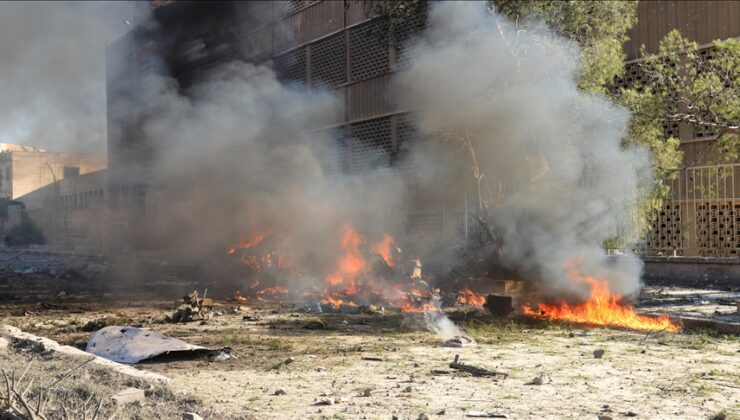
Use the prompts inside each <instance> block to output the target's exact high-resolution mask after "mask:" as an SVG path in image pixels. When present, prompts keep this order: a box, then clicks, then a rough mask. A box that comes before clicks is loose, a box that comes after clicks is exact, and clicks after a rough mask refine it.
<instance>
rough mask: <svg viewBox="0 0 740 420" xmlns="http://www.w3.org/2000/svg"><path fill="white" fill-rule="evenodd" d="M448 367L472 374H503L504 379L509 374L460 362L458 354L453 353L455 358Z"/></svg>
mask: <svg viewBox="0 0 740 420" xmlns="http://www.w3.org/2000/svg"><path fill="white" fill-rule="evenodd" d="M450 368H451V369H457V370H462V371H463V372H468V373H470V374H472V375H473V376H499V375H500V376H503V377H504V379H506V378H507V377H508V376H509V374H508V373H504V372H497V371H493V370H488V369H483V368H480V367H477V366H472V365H466V364H463V363H460V355H458V354H456V355H455V360H453V361H452V363H450Z"/></svg>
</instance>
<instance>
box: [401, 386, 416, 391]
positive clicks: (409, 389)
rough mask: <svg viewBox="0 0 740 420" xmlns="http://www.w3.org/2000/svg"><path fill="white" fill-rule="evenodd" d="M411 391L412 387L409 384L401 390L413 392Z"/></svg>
mask: <svg viewBox="0 0 740 420" xmlns="http://www.w3.org/2000/svg"><path fill="white" fill-rule="evenodd" d="M413 391H414V388H412V387H410V386H407V387H406V388H404V389H403V392H413Z"/></svg>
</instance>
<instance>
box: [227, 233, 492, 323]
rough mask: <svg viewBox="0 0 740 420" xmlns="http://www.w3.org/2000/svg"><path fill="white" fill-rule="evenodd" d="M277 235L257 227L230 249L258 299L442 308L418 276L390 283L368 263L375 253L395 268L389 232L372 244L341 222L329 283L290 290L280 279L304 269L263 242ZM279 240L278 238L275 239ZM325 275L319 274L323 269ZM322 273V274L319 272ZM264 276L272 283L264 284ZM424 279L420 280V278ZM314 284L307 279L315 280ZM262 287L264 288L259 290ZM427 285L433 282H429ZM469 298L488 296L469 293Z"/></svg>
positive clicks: (416, 309) (426, 309) (404, 308)
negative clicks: (420, 284)
mask: <svg viewBox="0 0 740 420" xmlns="http://www.w3.org/2000/svg"><path fill="white" fill-rule="evenodd" d="M271 235H272V231H269V230H263V231H258V232H257V233H256V234H255V235H253V236H252V237H250V238H248V239H245V240H242V241H241V242H240V243H239V244H238V245H236V246H233V247H231V248H229V250H228V254H236V253H237V250H245V252H240V253H239V260H240V261H241V262H242V263H243V264H244V265H245V266H247V267H249V269H250V274H249V275H250V276H252V277H251V280H250V281H251V287H250V289H251V292H250V295H251V296H252V297H253V298H254V299H256V300H258V301H265V300H275V299H277V300H282V299H284V298H285V297H287V296H290V295H293V296H296V297H297V296H303V297H304V298H313V299H316V300H319V301H320V302H321V303H323V304H326V305H331V306H332V307H334V308H335V309H339V308H340V307H342V306H357V304H356V303H355V302H356V301H358V299H359V301H362V302H364V303H370V302H383V303H386V304H390V305H392V306H396V307H398V308H399V309H400V310H401V312H408V313H423V312H433V311H437V310H438V308H437V307H436V306H435V305H433V304H431V303H429V301H430V298H431V294H430V293H429V291H427V290H422V289H423V288H419V287H418V285H417V284H416V281H415V280H414V279H409V281H408V282H402V283H398V284H395V285H392V286H391V285H390V284H387V283H386V286H387V287H381V286H380V284H382V283H383V282H386V281H388V280H390V279H386V278H378V277H377V276H376V275H375V274H374V273H373V265H372V264H370V263H369V262H368V258H367V255H368V254H369V253H370V252H373V253H376V254H378V255H379V256H380V257H381V258H383V260H384V261H385V263H386V264H387V265H388V266H389V267H394V266H395V265H396V263H397V261H394V257H393V255H394V254H393V252H392V250H393V247H394V245H395V239H394V238H393V236H391V235H388V234H384V235H383V236H382V240H381V241H380V242H378V243H368V242H366V240H365V238H364V237H363V236H362V235H361V234H360V233H359V232H358V231H357V230H355V229H354V228H353V227H352V226H350V225H346V224H345V225H342V226H341V227H340V229H339V232H338V235H337V237H338V238H339V248H340V249H341V253H340V255H339V256H338V257H337V260H336V264H335V266H334V267H333V268H332V269H331V270H330V271H329V272H328V273H324V274H323V278H324V281H325V284H324V285H323V290H321V289H318V290H317V289H315V288H314V289H312V290H289V289H288V288H287V287H284V283H281V279H283V278H286V277H289V278H296V279H300V278H301V277H303V275H304V274H303V273H302V272H301V270H299V269H298V268H297V267H296V266H295V264H293V263H292V261H291V260H290V258H289V257H290V256H288V257H284V256H283V255H281V254H278V253H277V252H276V251H275V250H272V249H265V248H267V247H265V246H264V245H263V246H260V244H262V243H263V241H264V240H265V239H266V238H268V237H270V236H271ZM284 239H285V238H278V243H285V242H284ZM273 243H275V242H273ZM319 274H320V273H319ZM320 275H321V274H320ZM271 279H272V280H271ZM262 280H264V281H266V283H267V284H264V285H262V284H261V283H262ZM419 280H420V279H419ZM310 283H311V282H306V284H310ZM258 287H260V289H258ZM426 287H428V286H426ZM235 296H236V297H235V299H234V300H237V301H241V300H246V299H247V298H246V296H243V295H241V294H239V293H237V294H236V295H235ZM468 299H471V302H473V301H474V299H483V300H485V299H484V298H483V297H481V296H478V295H475V294H473V293H472V292H470V294H469V297H468Z"/></svg>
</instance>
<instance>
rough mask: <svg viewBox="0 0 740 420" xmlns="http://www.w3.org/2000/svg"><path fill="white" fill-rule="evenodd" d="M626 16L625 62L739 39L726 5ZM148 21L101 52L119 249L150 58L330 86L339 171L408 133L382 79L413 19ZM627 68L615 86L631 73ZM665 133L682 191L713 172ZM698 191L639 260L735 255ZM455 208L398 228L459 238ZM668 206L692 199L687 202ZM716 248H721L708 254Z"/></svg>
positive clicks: (184, 5) (164, 17)
mask: <svg viewBox="0 0 740 420" xmlns="http://www.w3.org/2000/svg"><path fill="white" fill-rule="evenodd" d="M638 13H639V16H638V17H639V23H638V25H637V26H636V27H635V28H634V29H633V30H632V31H631V32H630V35H631V40H630V42H629V43H627V44H626V45H625V49H626V51H627V52H628V55H629V57H630V59H632V60H634V59H636V58H637V52H638V51H639V46H640V45H642V44H645V45H646V46H647V48H648V50H649V51H655V50H656V49H657V43H658V40H659V39H660V38H662V36H663V35H665V34H666V33H667V32H668V31H669V30H671V29H673V28H678V29H680V30H681V31H682V32H683V33H684V35H686V36H688V37H690V38H692V39H694V40H696V41H697V42H699V43H700V44H702V45H703V46H704V47H705V49H704V51H705V53H706V54H711V42H712V41H713V40H715V39H724V38H728V37H737V36H740V2H738V1H726V2H719V1H714V2H711V1H644V2H640V4H639V11H638ZM154 14H155V18H156V20H157V21H158V25H157V29H156V30H151V29H146V28H140V29H138V30H134V31H131V32H130V33H129V34H127V35H126V36H125V37H123V38H122V39H120V40H118V41H115V42H113V43H111V44H110V45H109V48H108V51H107V58H106V59H107V62H108V66H109V69H117V71H113V70H111V71H109V77H108V85H107V88H108V151H109V156H110V191H111V197H110V198H111V203H112V208H114V209H115V210H114V211H116V212H118V214H119V216H117V217H116V218H115V219H116V220H118V222H117V224H116V226H114V229H113V236H114V237H115V238H118V240H119V243H121V244H124V243H132V242H137V241H138V242H140V243H146V242H147V241H146V239H142V238H144V237H140V236H138V235H139V233H137V232H136V227H137V223H136V222H137V220H140V218H141V217H142V216H144V215H146V213H147V209H148V208H151V206H152V204H151V196H152V194H151V193H152V191H151V186H150V185H148V184H147V176H146V175H147V172H148V169H147V168H148V166H149V165H150V163H151V162H152V161H153V159H154V156H156V153H157V148H156V144H153V143H152V142H150V141H148V140H147V139H146V138H145V137H144V136H143V134H142V132H141V128H140V127H141V124H140V122H141V121H142V119H143V118H145V116H146V114H147V112H148V108H147V87H146V86H145V85H144V84H143V83H142V82H143V80H144V76H145V75H146V74H147V73H148V72H150V71H151V70H152V69H153V68H155V67H156V66H157V65H160V64H162V62H159V61H158V59H157V58H158V57H162V58H163V62H164V63H163V64H164V65H165V66H166V68H167V69H168V71H169V74H171V75H172V76H173V77H175V78H176V79H177V80H178V82H179V83H180V86H181V87H182V88H183V89H186V88H187V87H188V86H189V85H190V84H191V83H192V81H193V80H194V79H195V78H196V76H197V75H198V74H200V73H201V72H203V71H205V70H207V69H209V68H211V67H213V66H215V65H218V64H219V63H223V62H226V61H229V60H232V59H237V58H238V59H241V60H245V61H250V62H268V61H271V62H272V63H273V66H274V69H275V71H276V73H277V76H278V78H279V79H280V80H282V81H285V82H290V83H293V84H297V85H300V86H303V87H305V88H306V89H314V88H328V89H331V90H333V91H334V93H335V94H337V95H338V96H339V97H340V98H342V100H343V101H344V105H345V107H344V111H343V114H342V115H340V116H337V117H338V118H337V121H336V124H335V125H333V126H331V127H326V130H328V131H329V133H331V135H332V136H333V137H335V138H336V139H337V144H339V145H340V147H339V148H338V151H339V153H338V161H337V162H336V163H337V165H338V167H340V168H341V169H342V170H343V171H345V172H347V173H352V172H353V171H357V170H361V168H363V167H364V166H365V165H366V163H367V161H368V160H370V159H375V158H377V156H378V154H379V153H382V154H384V155H387V156H389V157H390V160H391V161H392V160H393V159H394V158H395V156H397V155H398V153H399V150H400V146H401V145H402V144H403V143H404V142H406V141H409V139H411V138H412V137H413V136H414V128H413V124H412V123H411V114H410V113H409V112H407V111H408V110H403V109H399V107H398V106H397V104H396V103H397V101H396V99H397V98H396V97H395V96H394V95H395V94H396V93H395V91H394V90H393V89H390V81H391V77H392V74H393V72H395V71H398V70H400V69H403V68H404V66H405V65H406V63H407V62H408V54H407V50H406V43H407V40H408V39H409V38H410V37H411V36H412V35H414V34H415V33H418V32H419V31H420V30H422V29H423V27H424V18H423V17H419V18H418V19H414V20H410V21H408V22H407V23H406V24H405V25H398V26H396V27H395V28H394V29H393V32H392V33H391V32H390V31H389V30H388V26H387V25H386V23H385V22H384V21H383V20H382V19H377V18H373V17H371V16H369V15H368V13H367V7H366V3H364V2H361V1H354V0H343V1H252V2H207V3H206V2H204V3H198V2H187V1H174V2H166V4H164V5H162V6H161V7H158V8H156V9H155V11H154ZM152 40H155V41H157V42H151V41H152ZM157 48H159V49H157ZM194 52H196V53H194ZM631 70H632V69H630V71H628V76H627V77H626V78H625V79H624V80H623V83H632V82H634V78H636V77H639V75H638V74H637V73H636V72H634V71H631ZM666 134H667V135H671V134H674V135H675V134H678V135H679V137H680V139H681V141H682V145H681V148H682V150H683V151H684V152H685V153H686V161H687V163H688V164H689V165H691V166H694V168H693V169H688V168H687V169H682V171H684V173H683V174H681V176H680V177H679V178H678V181H677V182H678V185H680V184H682V183H683V184H686V181H687V180H688V179H690V178H691V176H692V175H697V174H698V175H702V174H703V172H702V171H712V170H714V169H705V168H703V167H702V166H701V165H702V164H704V163H705V162H706V159H705V157H706V156H709V154H708V153H707V150H708V148H709V147H710V146H711V141H712V139H713V137H712V134H711V133H697V132H694V131H693V130H690V129H689V128H688V127H683V126H681V125H676V126H671V127H666ZM132 168H133V169H132ZM712 168H715V166H712ZM691 171H694V172H691ZM696 171H699V172H696ZM731 171H732V176H733V181H734V176H740V169H738V168H737V167H736V166H732V168H731ZM738 181H739V182H738V183H737V184H736V185H738V186H740V178H738ZM678 185H677V186H676V188H675V189H676V191H678ZM733 185H735V184H733ZM698 190H699V188H698V187H697V186H696V185H694V186H693V189H691V190H690V191H693V194H694V195H693V196H691V193H688V192H683V193H680V192H677V194H676V200H678V201H672V202H669V203H667V204H666V208H665V209H664V212H663V213H661V215H660V219H659V220H658V222H656V225H655V229H654V231H653V234H652V235H651V237H650V238H649V240H648V241H647V244H648V246H647V248H646V249H645V250H644V251H645V252H646V253H648V254H656V253H666V252H676V253H680V254H694V255H706V254H711V255H737V251H732V250H734V249H736V248H734V246H735V245H734V244H738V246H739V247H740V201H738V200H739V198H740V193H738V192H737V190H732V192H730V191H729V190H727V189H725V190H724V191H726V194H725V197H724V199H723V200H724V201H717V202H716V203H714V202H710V201H709V200H707V199H706V198H707V197H701V196H699V197H697V196H696V192H697V191H698ZM687 194H688V195H687ZM462 200H463V198H462V196H461V197H460V200H458V202H456V203H441V202H440V203H437V208H430V207H429V206H423V208H421V207H420V208H409V209H408V210H409V211H408V215H407V221H406V225H407V230H408V231H409V232H410V233H414V232H424V233H425V234H448V233H449V232H455V231H459V227H460V225H461V224H462V221H463V220H462V219H463V218H462V216H461V212H459V211H450V210H449V209H455V208H461V207H462V205H461V203H462ZM680 200H684V202H685V203H687V202H688V201H687V200H694V201H693V202H692V203H693V204H691V206H689V205H687V204H685V203H684V204H681V203H682V202H681V201H680ZM676 206H678V207H676ZM689 207H691V209H692V211H693V213H689ZM730 210H732V214H730ZM715 213H716V214H715ZM720 213H722V214H720ZM703 220H707V222H706V223H705V222H703ZM720 231H722V232H728V233H729V232H733V236H732V237H733V238H735V239H734V241H735V242H732V245H730V242H725V239H726V238H727V237H729V236H728V235H729V234H728V235H726V234H724V233H719V232H720ZM141 234H144V233H141ZM136 238H139V239H136ZM679 238H680V239H679ZM720 238H721V241H720ZM712 241H714V242H712ZM720 243H722V244H723V246H722V247H718V246H716V244H720ZM707 244H708V245H707ZM712 244H715V245H712ZM725 245H726V246H725ZM737 249H740V248H737ZM731 251H732V252H731Z"/></svg>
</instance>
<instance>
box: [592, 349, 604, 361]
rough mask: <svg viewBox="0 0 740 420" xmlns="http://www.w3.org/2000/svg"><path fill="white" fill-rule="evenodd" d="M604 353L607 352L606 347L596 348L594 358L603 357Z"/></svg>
mask: <svg viewBox="0 0 740 420" xmlns="http://www.w3.org/2000/svg"><path fill="white" fill-rule="evenodd" d="M604 353H605V351H604V349H596V350H594V359H601V358H602V357H604Z"/></svg>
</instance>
